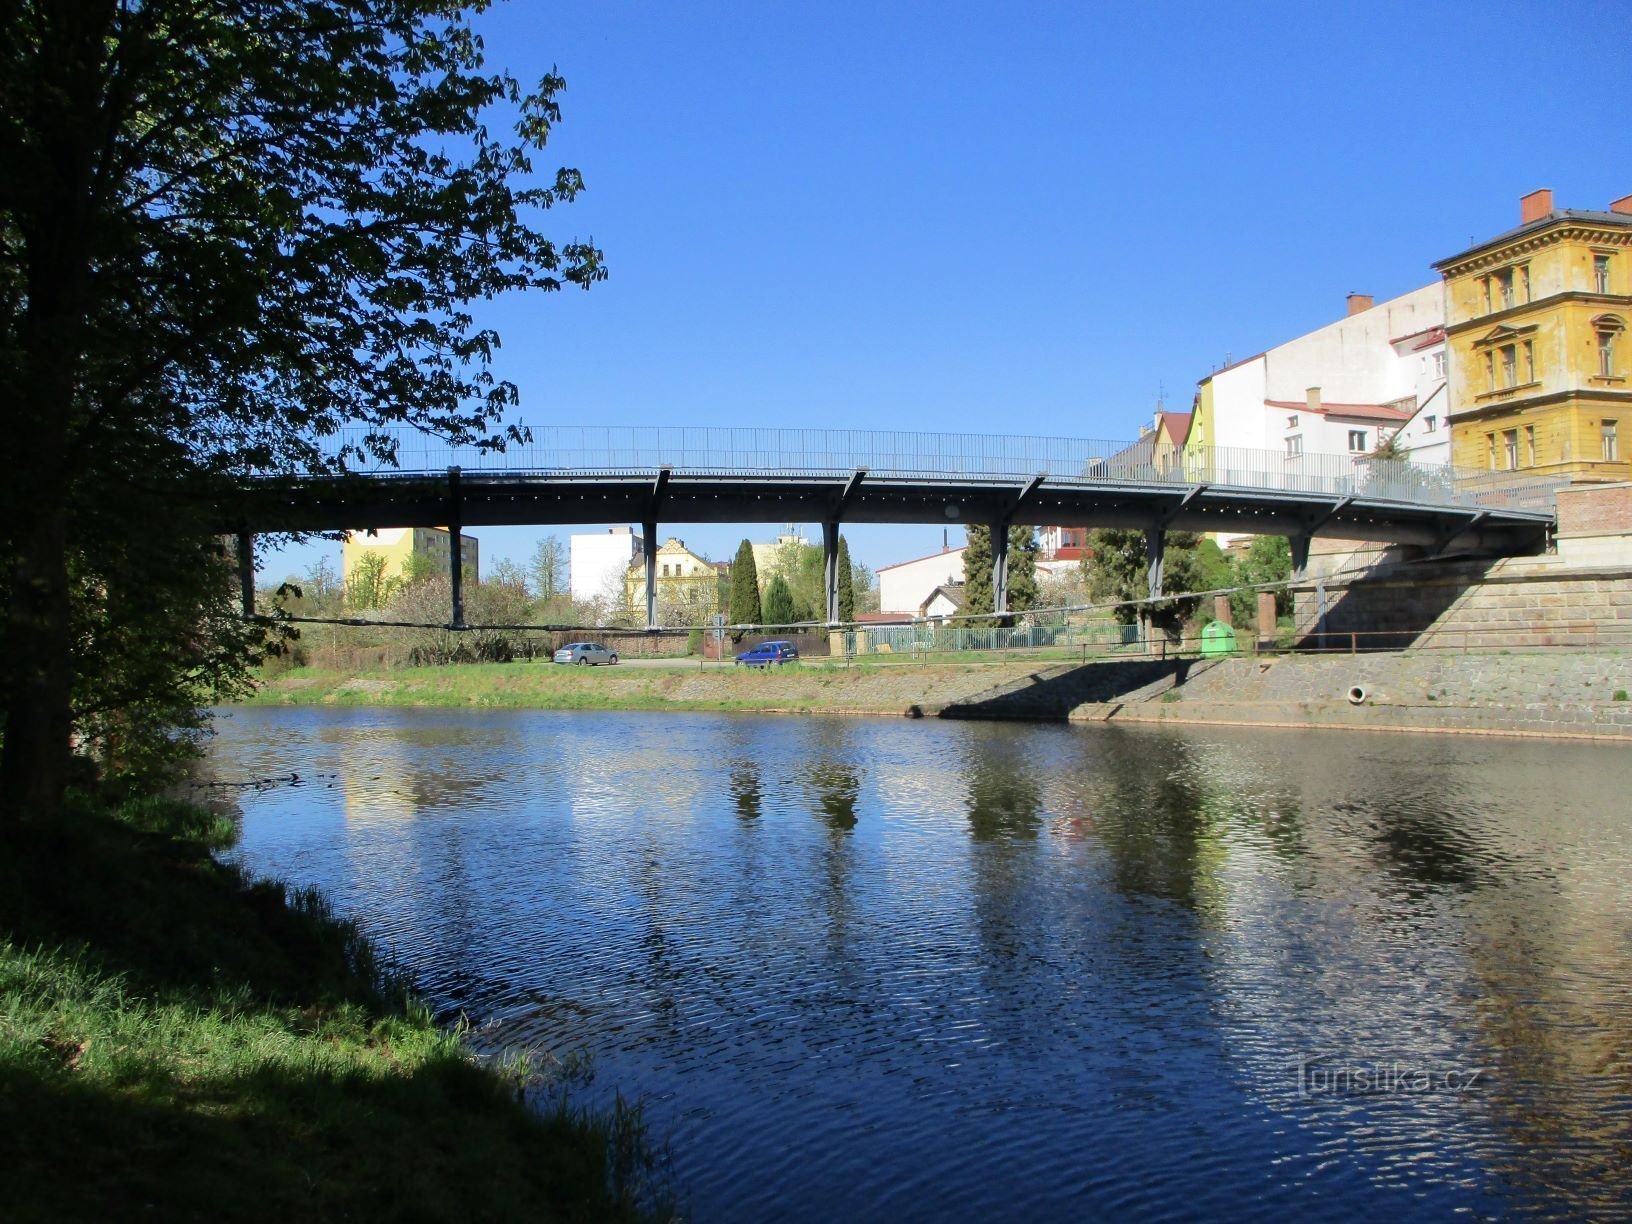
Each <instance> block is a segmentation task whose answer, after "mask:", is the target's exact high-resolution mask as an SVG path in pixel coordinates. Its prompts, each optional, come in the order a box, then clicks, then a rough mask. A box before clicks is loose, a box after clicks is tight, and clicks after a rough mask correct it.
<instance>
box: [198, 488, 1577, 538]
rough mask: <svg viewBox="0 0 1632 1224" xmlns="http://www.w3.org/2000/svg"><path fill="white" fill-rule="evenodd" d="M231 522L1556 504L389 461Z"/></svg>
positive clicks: (1233, 527)
mask: <svg viewBox="0 0 1632 1224" xmlns="http://www.w3.org/2000/svg"><path fill="white" fill-rule="evenodd" d="M222 511H223V515H224V521H223V527H226V528H229V529H234V530H249V531H253V532H280V531H335V530H342V529H366V528H378V527H431V526H446V525H458V526H461V527H465V528H474V527H487V526H568V525H575V524H587V523H617V522H630V523H636V522H638V523H643V524H652V523H657V522H669V523H784V522H820V523H838V522H847V523H929V524H936V525H940V526H947V525H955V524H967V523H981V524H997V525H1002V524H1009V523H1019V524H1026V525H1037V526H1066V527H1079V526H1084V527H1133V528H1139V529H1142V530H1147V531H1148V530H1171V531H1228V532H1242V533H1248V534H1255V535H1284V536H1290V537H1293V538H1298V537H1303V538H1308V537H1310V536H1315V535H1324V536H1335V537H1339V538H1342V539H1352V540H1371V541H1378V542H1385V543H1400V544H1412V545H1419V546H1422V547H1425V548H1428V549H1429V550H1431V551H1433V552H1447V551H1458V552H1481V553H1491V554H1501V555H1510V554H1517V553H1525V552H1533V551H1536V550H1538V549H1539V548H1541V547H1542V546H1543V545H1544V543H1545V541H1546V535H1547V532H1548V530H1549V528H1550V527H1551V525H1552V522H1553V518H1552V516H1551V515H1548V514H1545V513H1539V512H1535V511H1521V510H1506V509H1480V508H1477V507H1466V506H1436V505H1426V504H1419V503H1415V502H1400V501H1389V500H1384V499H1372V498H1367V497H1363V496H1354V497H1342V496H1335V495H1333V494H1331V493H1297V492H1286V491H1279V490H1263V489H1244V488H1231V487H1226V486H1206V485H1182V484H1174V485H1165V484H1153V483H1137V484H1136V483H1127V484H1118V483H1114V482H1099V481H1083V480H1066V479H1057V478H1048V479H1044V478H1042V477H1038V478H1034V479H1032V480H1030V481H1003V480H981V479H968V480H965V479H958V478H955V477H945V478H933V479H929V478H907V477H889V476H873V475H870V474H868V473H866V472H855V473H849V474H842V473H836V474H816V475H801V476H788V475H780V474H776V475H772V474H767V475H764V476H756V475H743V474H731V475H711V474H707V473H685V472H671V471H669V470H668V469H662V470H658V471H648V472H615V473H607V472H598V473H569V474H560V473H549V474H528V473H481V472H464V473H457V474H454V473H450V474H436V475H423V474H395V473H393V474H387V475H372V476H347V477H298V478H287V479H285V478H266V479H258V480H254V481H251V482H249V483H248V484H246V486H245V487H244V488H243V491H242V494H241V496H240V497H239V498H237V499H236V500H235V503H234V504H233V505H230V506H223V507H222Z"/></svg>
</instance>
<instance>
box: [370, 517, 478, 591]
mask: <svg viewBox="0 0 1632 1224" xmlns="http://www.w3.org/2000/svg"><path fill="white" fill-rule="evenodd" d="M451 538H452V534H451V533H450V532H449V531H448V529H447V528H445V527H380V528H376V529H374V530H371V531H351V532H347V533H346V540H345V543H344V544H343V545H342V546H341V561H340V564H341V567H342V568H341V572H342V574H343V576H344V579H345V592H346V602H347V604H348V605H350V606H353V607H362V608H376V607H379V606H380V605H381V604H383V603H384V602H385V601H386V600H387V599H389V598H390V597H391V594H392V592H393V591H395V590H396V589H397V587H399V586H401V585H402V583H403V582H405V581H406V580H407V579H408V577H409V576H410V574H411V573H413V571H414V569H415V568H416V560H415V559H416V558H426V559H427V560H428V563H429V565H434V566H435V568H436V572H437V573H439V574H446V573H447V572H448V552H449V549H450V548H451V544H450V543H449V541H450V540H451ZM479 553H480V550H479V547H478V545H477V543H476V537H475V536H469V535H464V534H463V533H461V535H460V537H459V556H460V562H461V565H460V568H461V569H463V570H464V578H465V581H466V582H469V583H475V582H477V581H478V580H479V576H480V575H479V569H478V563H479ZM376 559H377V560H376ZM365 588H366V589H365Z"/></svg>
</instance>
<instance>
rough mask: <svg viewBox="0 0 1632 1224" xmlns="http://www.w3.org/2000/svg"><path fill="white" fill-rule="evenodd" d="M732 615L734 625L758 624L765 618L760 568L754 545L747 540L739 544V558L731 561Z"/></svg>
mask: <svg viewBox="0 0 1632 1224" xmlns="http://www.w3.org/2000/svg"><path fill="white" fill-rule="evenodd" d="M730 616H731V623H732V624H733V625H757V624H759V623H760V621H761V619H762V618H763V612H762V611H761V609H760V604H759V568H758V566H756V565H755V564H754V546H753V544H752V543H750V542H749V541H747V540H744V541H743V542H742V543H741V544H739V545H737V559H736V560H735V561H733V562H732V563H731V612H730Z"/></svg>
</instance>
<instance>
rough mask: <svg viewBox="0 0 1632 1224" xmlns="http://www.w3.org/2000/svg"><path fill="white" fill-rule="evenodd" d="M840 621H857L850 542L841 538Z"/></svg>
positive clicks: (846, 622) (847, 622)
mask: <svg viewBox="0 0 1632 1224" xmlns="http://www.w3.org/2000/svg"><path fill="white" fill-rule="evenodd" d="M839 619H840V620H841V621H843V622H844V623H845V624H847V625H848V624H849V623H850V622H851V621H853V620H855V619H856V580H855V575H854V574H853V573H852V572H851V570H850V542H849V541H848V540H846V539H845V538H844V537H843V536H842V535H841V536H840V537H839Z"/></svg>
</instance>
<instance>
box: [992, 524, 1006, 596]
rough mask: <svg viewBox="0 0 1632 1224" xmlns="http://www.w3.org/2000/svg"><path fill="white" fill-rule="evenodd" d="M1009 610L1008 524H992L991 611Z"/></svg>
mask: <svg viewBox="0 0 1632 1224" xmlns="http://www.w3.org/2000/svg"><path fill="white" fill-rule="evenodd" d="M1008 610H1009V525H1008V524H1007V523H993V524H992V611H993V612H1007V611H1008Z"/></svg>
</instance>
